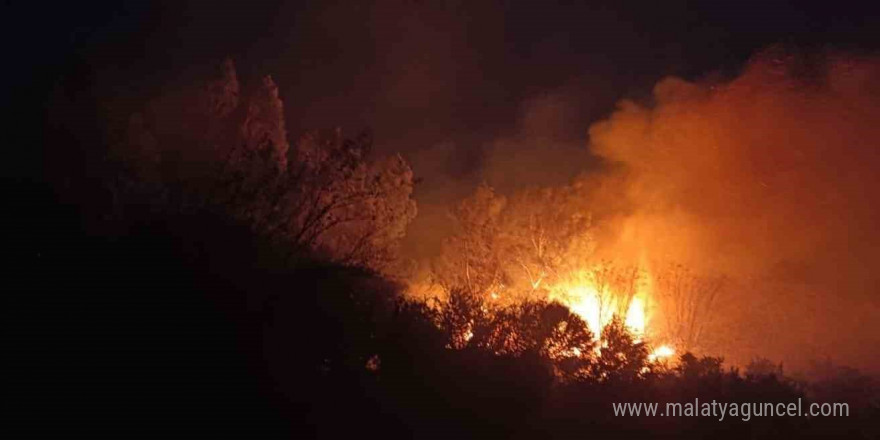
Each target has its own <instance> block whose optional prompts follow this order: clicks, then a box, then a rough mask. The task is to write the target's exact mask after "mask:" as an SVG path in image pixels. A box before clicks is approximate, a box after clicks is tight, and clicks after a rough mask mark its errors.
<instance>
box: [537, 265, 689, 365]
mask: <svg viewBox="0 0 880 440" xmlns="http://www.w3.org/2000/svg"><path fill="white" fill-rule="evenodd" d="M573 278H575V279H577V280H578V281H577V282H573V283H571V284H564V283H563V284H560V285H558V286H555V288H552V289H551V293H550V296H549V299H551V300H556V301H559V302H561V303H563V304H565V305H566V306H567V307H568V308H569V309H571V311H572V312H574V313H576V314H577V315H579V316H580V317H581V318H582V319H583V320H584V321H585V322H586V323H587V326H588V327H589V329H590V331H591V332H592V333H593V338H594V339H595V340H596V341H598V340H599V339H600V338H601V334H602V329H603V328H605V326H606V325H608V323H610V322H611V320H612V318H613V316H614V314H615V312H616V311H618V310H621V309H623V308H624V307H626V314H625V316H623V319H624V324H625V325H626V327H627V328H628V329H629V331H630V332H632V334H633V336H634V337H635V340H636V341H637V342H638V341H641V340H642V339H643V338H645V337H646V334H647V332H648V330H649V329H648V323H649V319H648V312H647V307H646V304H647V302H648V300H649V298H650V290H651V289H650V283H646V284H644V285H642V286H640V288H638V289H637V292H635V294H634V295H632V297H631V298H630V299H629V304H628V305H627V304H625V303H624V301H625V295H619V294H618V293H617V292H613V291H608V289H604V290H603V289H599V288H597V287H596V286H595V285H593V284H592V283H590V282H589V281H588V280H586V279H584V277H583V276H580V277H573ZM674 355H675V349H674V348H673V347H672V346H671V345H667V344H663V345H660V346H658V347H657V348H656V349H654V350H653V351H652V352H651V353H650V354H649V355H648V360H649V361H650V362H660V361H663V360H664V359H668V358H670V357H672V356H674Z"/></svg>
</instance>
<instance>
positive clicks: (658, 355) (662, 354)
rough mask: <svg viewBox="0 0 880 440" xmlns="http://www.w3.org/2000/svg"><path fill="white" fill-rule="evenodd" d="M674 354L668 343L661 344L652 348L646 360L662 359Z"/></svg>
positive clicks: (655, 360)
mask: <svg viewBox="0 0 880 440" xmlns="http://www.w3.org/2000/svg"><path fill="white" fill-rule="evenodd" d="M674 354H675V349H674V348H672V347H670V346H668V345H661V346H659V347H657V348H656V349H654V351H652V352H651V354H649V355H648V360H649V361H651V362H657V361H662V360H663V359H666V358H669V357H671V356H673V355H674Z"/></svg>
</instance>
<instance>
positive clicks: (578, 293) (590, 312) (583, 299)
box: [551, 286, 607, 339]
mask: <svg viewBox="0 0 880 440" xmlns="http://www.w3.org/2000/svg"><path fill="white" fill-rule="evenodd" d="M566 293H567V295H565V296H564V297H561V298H560V297H557V298H551V299H557V300H559V301H560V302H562V303H564V304H566V305H567V306H568V308H569V309H571V311H572V312H574V313H576V314H577V315H578V316H580V317H581V319H583V320H584V321H586V323H587V326H588V327H589V328H590V332H592V333H593V339H599V335H600V334H601V333H602V327H604V325H605V324H607V322H602V321H607V320H603V319H602V313H601V311H602V310H601V307H600V304H599V292H597V291H596V289H595V288H594V287H592V286H575V287H572V288H570V289H568V292H566Z"/></svg>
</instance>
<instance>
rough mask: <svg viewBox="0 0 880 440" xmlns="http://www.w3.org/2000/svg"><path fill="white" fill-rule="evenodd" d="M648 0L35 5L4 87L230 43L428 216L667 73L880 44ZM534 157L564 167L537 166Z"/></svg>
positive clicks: (164, 61)
mask: <svg viewBox="0 0 880 440" xmlns="http://www.w3.org/2000/svg"><path fill="white" fill-rule="evenodd" d="M651 3H655V2H617V1H607V2H605V1H603V2H492V3H489V2H465V1H460V2H454V1H453V2H413V1H389V2H377V4H372V5H370V4H366V3H361V2H349V1H339V2H322V3H320V4H318V3H317V2H304V3H300V2H289V1H288V2H272V1H260V2H247V3H245V2H239V3H235V2H217V1H180V2H178V1H173V2H153V3H150V4H147V2H140V1H127V2H117V3H107V2H105V3H91V4H90V5H89V6H85V5H83V4H80V3H75V4H67V5H60V6H53V7H52V8H51V11H50V10H48V9H46V8H43V7H41V6H39V5H33V4H31V5H29V6H23V7H22V6H19V7H14V9H13V12H12V13H10V14H7V17H15V20H14V23H13V24H12V25H11V26H7V27H6V28H5V29H6V30H5V31H6V32H8V33H10V35H8V36H7V37H6V38H5V40H7V41H8V42H10V41H21V42H22V44H17V45H13V47H12V51H11V55H9V54H8V55H7V56H6V57H7V59H17V60H18V62H15V63H12V64H11V66H27V67H24V68H21V69H14V71H13V72H7V74H10V73H11V75H12V76H11V80H8V81H7V84H14V85H15V87H12V88H11V90H13V93H15V94H17V95H15V96H16V97H17V98H19V99H22V100H26V101H27V100H30V101H34V102H38V101H39V100H37V99H34V97H35V96H41V95H39V92H40V91H42V90H45V89H46V88H47V87H46V86H49V85H51V84H52V83H54V82H55V81H58V80H61V81H62V84H64V87H66V88H67V89H68V90H75V91H81V90H87V89H88V90H91V91H90V92H89V96H91V97H98V99H99V100H100V99H103V97H104V96H107V95H111V96H122V95H130V96H137V97H147V96H151V95H153V94H155V93H157V91H158V90H160V89H161V88H163V87H164V88H168V87H169V85H174V84H177V85H181V84H187V83H188V82H190V81H195V80H196V78H197V77H198V75H199V74H201V73H203V72H205V71H206V69H208V68H211V67H212V66H213V65H214V64H215V63H216V62H217V61H218V60H220V59H222V58H223V57H224V56H227V55H229V56H232V57H233V58H234V59H235V60H236V62H237V64H238V68H239V72H240V74H241V76H242V77H243V79H244V81H248V80H251V81H252V80H253V79H254V78H256V77H257V76H258V75H263V74H271V75H272V76H273V77H274V79H275V80H276V82H277V83H279V86H280V89H281V93H282V97H283V99H284V101H285V105H286V111H287V116H288V128H289V130H290V131H291V133H293V134H296V133H298V132H300V131H302V130H305V129H310V128H322V127H330V126H342V127H344V128H345V129H346V130H350V131H357V130H360V129H362V128H365V127H369V128H371V129H372V130H373V131H374V133H375V137H376V139H377V144H378V145H377V146H378V149H379V150H380V152H383V153H389V152H398V151H399V152H402V153H404V155H405V156H407V157H408V158H409V159H410V160H411V162H412V163H413V165H414V167H415V171H416V172H417V174H418V175H419V176H421V177H422V178H424V183H423V184H422V185H421V187H420V188H419V202H420V205H421V206H420V211H421V213H422V215H420V220H419V221H420V222H422V224H421V225H419V224H418V223H417V224H416V228H417V229H418V228H422V229H425V228H430V225H428V224H427V223H425V222H426V221H429V219H430V218H432V217H436V216H434V215H433V214H437V213H438V212H439V211H440V210H441V207H442V206H444V205H446V204H448V203H449V202H450V201H451V200H455V199H457V198H460V196H461V195H462V194H465V193H467V192H468V191H469V190H470V189H472V188H473V185H474V184H476V183H477V182H478V181H479V180H482V179H488V180H489V181H490V183H493V184H494V185H496V186H497V187H500V188H501V189H502V190H504V189H509V188H511V187H515V186H517V185H521V184H524V183H528V184H550V183H558V182H559V181H560V180H565V179H568V178H570V177H571V176H572V175H574V174H575V173H577V172H579V171H582V170H585V169H589V168H590V167H591V166H595V159H594V158H593V157H592V156H591V155H590V154H589V152H588V150H587V147H586V145H587V136H586V131H587V128H588V127H589V125H590V123H591V122H593V121H595V120H597V119H599V118H602V117H605V116H607V115H608V113H609V112H610V111H611V110H612V109H613V107H614V103H615V102H616V101H617V100H618V99H620V98H623V97H636V98H639V97H646V96H648V93H649V92H650V90H651V87H652V86H653V84H654V83H655V82H656V81H657V80H658V79H660V78H662V77H664V76H667V75H670V74H674V75H679V76H684V77H686V78H696V77H700V76H704V75H708V74H712V73H718V72H720V73H721V74H722V75H724V74H732V73H734V72H735V71H736V69H737V68H738V67H739V66H741V65H742V63H743V62H744V61H745V60H746V59H747V58H748V57H749V55H751V54H752V53H754V51H756V50H758V49H760V48H762V47H765V46H767V45H769V44H774V43H784V44H796V45H805V46H820V47H826V46H830V47H834V48H843V49H857V50H874V49H876V48H878V47H880V45H878V38H880V37H878V35H880V34H878V33H877V32H876V29H878V27H877V25H878V23H880V20H878V18H880V15H878V9H880V8H878V7H876V6H874V7H868V6H856V5H857V4H858V3H853V4H851V5H849V6H848V5H847V4H846V2H822V5H821V6H820V5H815V6H812V5H808V4H806V3H803V4H798V3H796V2H771V1H756V2H718V1H711V2H678V1H676V2H656V4H651ZM864 3H868V2H864ZM16 8H17V9H16ZM868 8H870V10H869V9H868ZM25 43H26V44H25ZM36 111H38V110H36ZM535 160H540V161H544V162H547V163H549V164H550V165H551V166H545V167H542V168H541V169H543V170H547V169H553V170H555V171H554V172H552V173H548V172H546V171H545V172H543V173H530V171H529V170H528V169H526V168H527V167H528V165H529V164H530V163H533V162H534V161H535ZM510 170H516V171H517V173H516V176H515V177H513V176H511V173H510V172H509V171H510ZM532 174H535V175H532ZM432 206H433V208H436V209H435V210H434V211H433V212H432ZM426 219H428V220H426ZM429 247H430V246H429Z"/></svg>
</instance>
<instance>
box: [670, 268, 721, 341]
mask: <svg viewBox="0 0 880 440" xmlns="http://www.w3.org/2000/svg"><path fill="white" fill-rule="evenodd" d="M724 285H725V278H724V277H723V276H705V275H698V274H695V273H693V272H692V271H691V270H690V269H688V268H687V267H685V266H683V265H681V264H670V265H668V266H666V267H665V268H662V269H660V270H658V271H657V272H656V274H655V277H654V292H655V293H656V294H657V296H658V298H659V300H660V301H661V304H662V308H663V317H664V321H665V325H666V328H665V332H666V336H667V338H669V339H671V340H672V341H674V343H675V345H676V347H677V348H678V349H679V351H681V352H686V351H690V350H693V349H695V348H699V344H700V339H701V336H702V334H703V331H704V329H705V328H706V325H707V324H709V323H710V322H711V320H712V319H713V306H714V303H715V300H716V299H717V297H718V295H719V294H720V293H721V291H722V289H723V288H724Z"/></svg>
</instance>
